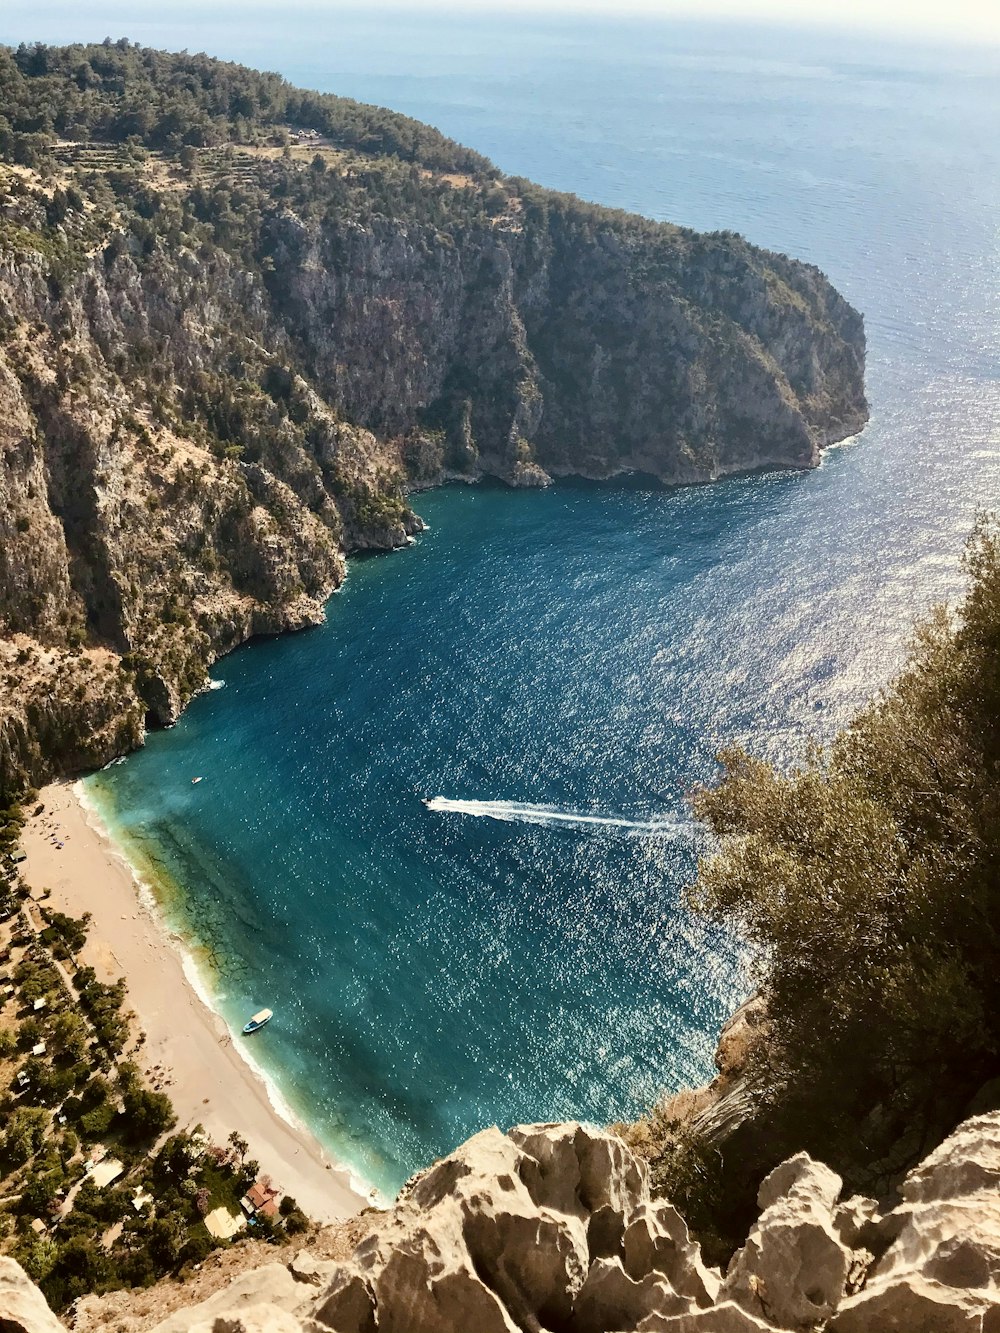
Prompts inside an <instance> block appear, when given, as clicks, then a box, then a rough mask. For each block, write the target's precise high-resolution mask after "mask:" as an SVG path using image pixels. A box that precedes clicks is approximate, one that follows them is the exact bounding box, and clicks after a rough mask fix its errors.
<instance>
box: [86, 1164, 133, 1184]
mask: <svg viewBox="0 0 1000 1333" xmlns="http://www.w3.org/2000/svg"><path fill="white" fill-rule="evenodd" d="M124 1170H125V1165H124V1163H123V1162H119V1161H118V1159H117V1158H116V1157H106V1158H105V1159H104V1161H103V1162H98V1164H97V1166H95V1167H94V1169H93V1171H91V1173H90V1179H91V1180H92V1181H93V1182H94V1184H95V1185H96V1186H97V1188H98V1189H99V1190H103V1189H107V1187H108V1186H109V1185H110V1184H111V1182H112V1181H113V1180H117V1179H118V1177H119V1176H120V1175H121V1174H122V1172H123V1171H124Z"/></svg>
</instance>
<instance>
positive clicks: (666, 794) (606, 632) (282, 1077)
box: [0, 3, 1000, 1189]
mask: <svg viewBox="0 0 1000 1333" xmlns="http://www.w3.org/2000/svg"><path fill="white" fill-rule="evenodd" d="M84 29H86V31H85V30H84ZM106 31H110V32H112V33H114V34H117V33H118V32H122V31H128V32H129V33H130V35H133V36H135V37H138V38H140V39H141V40H144V41H149V42H153V43H159V44H163V45H170V46H175V47H179V46H184V45H187V46H190V47H205V48H207V49H209V50H211V51H212V52H213V53H216V54H222V55H228V56H232V57H235V58H240V59H245V60H247V61H249V62H251V63H255V64H263V65H266V66H268V67H272V68H274V67H277V68H280V70H281V71H282V72H283V73H285V74H287V75H288V76H289V77H290V78H293V79H295V80H296V81H298V82H301V83H307V84H310V85H312V86H316V87H322V88H330V89H335V90H337V91H341V92H345V93H348V94H351V95H353V96H357V97H361V98H364V99H366V100H372V101H378V102H383V103H386V104H389V105H392V106H395V107H397V108H399V109H401V110H404V111H407V112H410V113H412V114H415V115H418V116H420V117H422V118H424V119H428V120H431V121H433V122H435V123H437V124H438V125H440V126H441V128H442V129H444V130H445V131H446V132H448V133H450V134H452V135H454V136H455V137H457V138H460V139H462V140H464V141H466V142H468V143H470V144H471V145H472V146H474V147H476V148H478V149H481V150H482V151H484V152H486V153H488V154H489V155H490V156H492V157H493V158H494V159H495V160H496V161H497V162H498V163H499V164H500V165H501V166H502V167H503V168H505V169H506V170H509V171H516V172H520V173H523V174H526V175H530V176H533V177H535V178H537V179H539V180H541V181H543V182H544V183H546V184H550V185H554V186H556V187H559V188H563V189H571V190H575V191H576V192H578V193H580V194H582V195H584V196H586V197H589V198H592V199H596V200H598V201H600V202H604V203H608V204H613V205H618V206H623V207H628V208H632V209H637V210H639V211H642V212H645V213H647V214H649V215H651V216H654V217H670V218H673V219H674V220H676V221H680V222H685V223H690V224H692V225H695V226H699V227H732V228H734V229H737V230H741V231H743V232H744V233H745V234H746V235H747V236H748V237H749V238H750V239H751V240H753V241H756V242H758V243H760V244H763V245H767V246H771V247H773V248H777V249H783V250H787V251H790V252H792V253H794V254H796V255H799V256H801V257H803V258H806V259H810V260H813V261H814V262H816V263H818V264H820V265H821V266H822V267H823V268H824V269H825V270H826V271H827V272H828V273H829V274H830V276H831V277H832V279H833V280H834V282H835V283H836V284H837V285H838V286H839V287H840V289H841V290H842V291H843V292H844V293H845V295H846V296H847V297H848V298H849V299H850V300H852V301H853V302H854V303H855V304H857V305H858V306H859V307H860V308H861V309H863V310H864V311H865V313H866V317H867V327H868V335H869V345H870V346H869V377H868V385H869V396H870V398H871V400H872V422H871V425H870V426H869V427H868V429H867V430H866V431H865V432H864V434H863V436H862V437H861V439H860V441H859V442H858V443H856V444H853V445H850V446H848V447H846V448H843V449H838V450H834V451H832V452H830V454H829V455H828V456H827V459H826V461H825V462H824V465H823V467H822V468H821V469H819V470H818V471H817V472H814V473H810V474H808V475H803V476H797V475H796V476H767V477H757V478H751V479H745V480H738V481H732V482H728V483H725V484H723V485H719V486H715V487H711V488H706V489H699V490H688V491H683V492H674V493H664V492H654V491H647V490H642V489H628V490H603V489H598V488H588V487H578V488H577V487H568V486H567V487H559V488H554V489H552V490H550V491H547V492H544V493H528V494H524V493H511V492H506V491H503V490H499V489H490V488H478V489H475V490H464V489H453V490H447V491H441V492H437V493H434V494H428V495H422V496H419V497H417V508H418V510H419V511H420V512H421V513H422V514H423V515H424V516H425V517H426V518H427V519H428V521H429V523H430V530H429V531H428V532H427V533H426V534H425V535H424V536H423V537H422V538H421V539H420V540H419V542H418V543H417V544H416V545H415V546H413V547H410V548H408V549H407V550H405V551H403V552H400V553H398V554H396V555H393V556H391V557H387V558H378V559H369V560H364V561H355V562H353V563H352V567H351V573H350V576H349V579H348V582H347V584H346V586H345V588H344V590H343V591H342V592H341V593H340V594H338V595H337V597H335V598H334V599H333V600H332V601H331V603H330V606H329V623H328V625H327V626H326V627H325V628H323V629H321V630H318V631H315V632H312V633H309V634H307V635H304V636H301V637H298V638H291V639H285V640H281V641H278V642H271V643H263V644H259V645H254V646H252V647H251V648H249V649H246V650H244V651H241V652H239V653H237V654H235V655H233V656H232V657H231V658H229V659H227V660H226V661H225V662H223V663H221V664H220V665H219V667H218V668H217V669H216V674H217V675H218V676H220V677H222V678H224V679H225V681H226V688H225V689H224V690H219V691H217V692H214V693H212V694H209V695H206V696H204V697H202V698H201V699H199V700H197V701H196V702H195V704H194V705H193V706H192V708H191V710H190V712H189V713H188V714H187V715H186V717H185V718H184V719H183V720H182V721H181V723H180V724H179V725H178V726H177V727H176V728H175V729H174V730H172V731H170V732H166V733H162V734H159V735H156V736H152V737H150V741H149V745H148V746H147V749H146V750H145V751H144V752H143V753H141V754H139V755H136V756H134V757H132V758H130V759H129V760H128V761H127V762H126V763H125V764H123V765H121V766H119V767H116V768H114V769H112V770H110V771H108V772H107V773H104V774H101V775H100V776H99V777H98V778H95V779H93V780H91V783H90V790H91V792H92V793H93V794H94V795H95V796H96V797H97V799H98V800H99V802H100V804H101V806H102V808H103V809H104V810H105V811H106V812H110V816H111V818H112V821H113V823H114V824H115V826H116V828H117V831H118V833H119V835H120V836H122V837H126V838H129V839H131V840H133V841H132V846H133V849H137V850H138V851H139V852H141V853H142V856H144V857H147V858H152V859H153V860H155V861H156V862H157V863H158V865H159V866H160V867H161V869H163V870H165V871H167V872H169V875H170V876H171V877H172V878H173V879H174V880H176V881H177V882H178V883H179V884H180V886H181V890H182V891H181V893H180V894H179V896H178V897H176V898H174V899H173V900H172V903H171V906H170V911H171V913H172V914H173V918H174V920H175V921H176V922H177V923H178V924H179V925H181V926H182V927H183V928H184V929H185V930H186V931H187V932H188V933H189V934H191V935H192V936H193V937H194V938H195V939H196V940H198V941H200V942H201V943H202V944H203V945H204V946H205V949H206V951H207V954H208V956H209V960H210V963H211V966H212V967H213V969H214V972H215V975H216V977H217V984H218V987H219V991H220V994H221V996H222V997H223V998H222V999H221V1001H220V1003H221V1007H222V1008H223V1010H224V1012H225V1013H226V1015H227V1017H228V1018H229V1019H230V1020H231V1021H232V1022H233V1023H234V1024H235V1023H237V1022H239V1021H242V1020H243V1018H244V1017H245V1015H246V1014H247V1012H252V1011H253V1010H254V1009H256V1008H258V1007H259V1006H260V1005H262V1004H265V1003H266V1004H269V1005H271V1006H272V1007H273V1008H274V1009H275V1010H276V1015H277V1016H276V1019H275V1022H274V1023H273V1024H272V1025H271V1027H270V1028H269V1029H268V1031H267V1033H266V1034H264V1035H263V1036H262V1037H261V1038H260V1039H258V1040H257V1041H256V1042H255V1045H254V1048H253V1049H254V1053H255V1055H257V1056H258V1057H259V1058H260V1059H261V1060H262V1061H263V1062H264V1063H265V1064H266V1066H267V1068H268V1069H269V1071H270V1072H271V1074H272V1075H273V1076H274V1077H275V1078H277V1079H278V1080H279V1081H280V1083H281V1086H282V1088H283V1090H284V1091H285V1092H286V1094H287V1095H288V1097H289V1099H290V1100H291V1101H292V1103H293V1104H294V1105H295V1106H296V1107H297V1108H298V1109H299V1110H300V1111H301V1112H302V1113H303V1114H305V1115H306V1116H307V1118H308V1119H309V1120H310V1122H311V1123H312V1124H313V1126H314V1127H315V1128H316V1129H317V1131H318V1132H319V1133H320V1134H321V1135H322V1136H323V1137H324V1138H326V1139H327V1141H328V1142H329V1143H330V1144H331V1146H333V1147H334V1148H335V1149H336V1150H337V1151H339V1152H340V1153H341V1155H343V1156H344V1157H346V1158H347V1159H348V1160H349V1161H350V1162H351V1163H352V1164H353V1165H354V1166H355V1167H356V1168H357V1169H358V1171H359V1172H360V1173H361V1174H362V1175H364V1176H366V1177H367V1178H368V1179H370V1180H371V1181H373V1182H374V1183H376V1184H378V1185H379V1186H381V1187H382V1188H383V1189H391V1188H392V1187H393V1186H395V1185H396V1184H398V1183H399V1182H400V1180H401V1179H402V1178H404V1177H405V1175H406V1174H407V1173H408V1172H409V1171H410V1170H412V1169H413V1168H414V1167H416V1166H418V1165H421V1164H423V1163H425V1162H426V1161H427V1160H429V1158H430V1157H432V1156H433V1155H434V1154H435V1153H437V1152H439V1151H441V1150H444V1149H446V1148H448V1147H450V1146H451V1145H452V1144H453V1143H454V1142H456V1141H457V1140H458V1139H460V1138H461V1137H462V1136H464V1135H465V1134H467V1133H469V1132H471V1131H472V1130H475V1129H477V1128H479V1127H480V1126H481V1125H483V1124H486V1123H490V1122H492V1121H494V1120H497V1121H499V1122H500V1123H501V1124H506V1123H510V1122H512V1121H515V1120H519V1119H528V1118H540V1117H549V1116H561V1115H569V1114H573V1115H580V1116H586V1117H591V1118H593V1119H596V1120H606V1119H610V1118H613V1117H616V1116H619V1115H625V1114H630V1113H632V1112H634V1111H635V1110H637V1109H639V1108H640V1107H642V1106H643V1105H645V1104H647V1103H648V1102H649V1101H651V1100H652V1098H653V1097H654V1096H655V1095H656V1093H657V1092H658V1091H659V1090H660V1089H661V1088H664V1087H674V1086H678V1085H679V1084H681V1083H684V1082H687V1081H689V1080H691V1079H696V1078H700V1077H702V1076H703V1075H704V1074H705V1072H707V1070H708V1069H709V1067H710V1051H711V1048H712V1045H713V1040H714V1034H715V1031H716V1029H717V1026H718V1023H719V1021H720V1019H721V1018H722V1017H723V1016H724V1014H725V1013H726V1012H727V1011H728V1009H729V1008H730V1007H731V1005H732V1003H733V1001H734V1000H735V999H736V998H738V997H739V995H740V993H741V988H742V980H741V975H740V971H739V967H738V959H737V957H736V951H735V949H734V946H733V943H732V941H729V940H727V939H725V938H723V937H720V936H718V935H714V934H712V933H710V932H708V931H707V930H706V929H705V928H704V927H703V926H700V925H699V924H697V923H695V922H692V921H691V920H690V919H689V918H688V917H687V916H686V915H685V914H684V913H683V912H682V911H681V910H679V908H678V894H679V890H680V887H681V885H682V884H683V882H684V881H685V879H686V877H687V876H688V875H689V874H690V870H691V865H692V856H693V841H692V838H691V835H690V831H689V829H688V828H687V826H686V825H685V822H684V811H685V807H684V801H683V793H684V792H685V790H687V788H688V787H689V786H690V785H691V784H692V783H693V782H696V781H698V780H704V779H707V778H710V777H711V775H712V773H713V772H714V766H713V754H714V752H715V750H716V748H717V746H718V744H719V743H720V742H722V741H725V740H729V739H738V740H741V741H743V742H744V743H746V744H749V745H751V746H753V747H754V748H755V749H757V750H759V751H762V752H764V753H766V754H768V755H770V756H771V757H773V758H775V759H777V760H779V761H787V760H788V759H789V758H790V757H792V756H794V754H795V753H796V752H798V750H799V749H800V747H801V744H802V740H803V737H804V736H805V735H806V734H807V733H809V732H818V733H819V734H820V735H825V734H829V732H830V730H831V729H832V728H833V727H834V726H835V725H836V724H838V723H840V722H842V721H843V720H844V719H845V718H846V717H848V716H849V715H850V712H851V711H852V710H853V709H854V708H856V707H857V706H858V704H859V703H861V702H862V701H863V700H864V699H866V698H868V697H870V696H871V694H872V693H873V692H874V691H875V690H877V688H878V687H879V685H880V684H881V683H882V682H883V681H885V680H886V679H887V678H888V676H889V675H890V674H891V672H892V670H893V669H894V667H895V666H896V665H897V664H898V662H899V660H900V656H901V652H902V649H903V645H904V644H905V640H906V636H907V634H908V632H909V626H910V625H911V623H912V621H913V618H914V617H915V615H917V614H918V613H919V612H920V611H921V610H922V609H923V608H925V607H926V606H927V605H929V604H930V603H931V602H932V601H934V600H935V599H937V598H939V597H946V596H953V595H955V594H956V592H957V591H958V589H959V588H960V586H961V575H960V569H959V563H958V557H959V553H960V551H961V547H962V543H963V541H964V539H965V536H966V534H967V532H968V530H969V527H970V524H971V521H972V517H973V514H974V511H975V509H976V507H977V506H978V505H989V504H995V503H996V502H997V498H998V461H1000V426H998V422H1000V323H998V315H1000V231H998V218H1000V207H998V205H1000V197H998V196H1000V136H998V135H997V132H996V131H997V127H998V126H1000V80H998V79H997V74H998V72H1000V69H998V66H1000V58H998V55H997V52H996V51H995V50H988V49H983V50H980V51H963V50H960V49H958V48H945V47H941V48H939V49H935V50H931V49H929V48H921V47H919V46H904V45H902V44H897V45H894V46H889V45H887V44H885V43H875V42H868V43H866V44H864V45H863V46H862V45H860V44H859V43H851V42H849V41H848V40H847V39H846V38H844V37H843V36H837V35H836V34H815V33H812V34H811V33H808V32H804V31H803V32H797V33H795V32H790V31H782V30H778V29H763V28H761V29H757V30H754V29H750V28H739V27H737V26H733V25H728V26H726V27H721V26H720V27H712V26H710V25H706V24H679V23H676V24H666V23H662V24H654V23H639V22H637V21H634V20H633V21H630V22H627V23H626V22H621V23H616V22H612V21H610V20H596V19H590V20H586V21H583V20H572V19H570V18H561V19H555V18H550V19H547V20H544V21H543V20H527V19H524V18H523V17H519V18H518V19H517V20H516V22H515V21H514V20H511V19H504V18H502V17H498V16H492V17H489V16H479V17H466V18H463V19H458V18H454V17H452V18H448V17H444V16H437V17H433V16H426V15H424V16H421V17H417V16H414V15H413V14H412V13H411V14H409V15H399V16H397V17H396V18H395V19H394V20H393V21H392V22H391V23H388V24H387V23H386V22H385V21H384V20H382V19H379V18H377V17H372V16H368V17H366V16H364V15H360V14H356V13H350V12H340V13H337V14H336V15H332V16H331V15H326V16H324V15H323V14H321V13H318V12H317V11H316V9H315V8H314V9H312V10H311V11H308V13H307V11H306V10H296V8H295V7H294V6H293V7H291V8H285V9H283V10H282V13H281V17H280V19H268V18H267V17H266V16H265V15H264V14H263V13H262V12H261V11H259V10H256V9H254V8H253V7H252V6H251V7H250V8H249V9H246V8H244V9H242V10H241V21H240V23H239V24H238V25H237V24H234V23H233V22H232V21H231V18H230V19H228V20H227V19H226V18H225V17H223V18H221V19H219V20H218V21H217V22H214V23H213V22H212V21H206V20H204V19H203V18H201V17H199V16H197V15H196V14H195V12H194V11H193V10H190V9H185V8H184V7H183V6H182V7H179V8H176V9H173V10H172V16H171V18H170V19H169V20H157V21H155V22H153V21H143V22H140V21H138V20H137V19H136V16H135V14H134V12H131V11H130V12H129V15H128V16H127V17H126V11H124V10H122V9H118V10H117V11H116V10H114V9H113V7H110V6H107V5H104V6H102V5H101V4H100V3H97V4H95V5H93V6H88V12H87V17H86V20H84V19H82V18H81V17H80V15H79V14H78V13H72V11H70V10H68V9H67V8H66V7H65V6H58V7H57V6H45V5H33V6H32V7H31V9H30V11H29V10H28V9H27V7H26V6H21V5H19V4H17V3H14V4H12V5H8V6H7V7H6V8H5V11H4V15H3V17H2V18H0V37H4V38H6V39H8V40H19V39H21V38H22V37H30V36H43V37H47V38H49V39H53V40H55V39H59V38H66V37H70V36H77V35H84V36H103V35H104V34H105V32H106ZM198 775H203V776H204V781H203V782H202V783H200V784H198V785H196V786H193V785H192V783H191V781H190V779H191V778H192V777H193V776H198ZM435 797H444V798H446V799H447V800H449V801H457V802H474V803H486V804H485V806H484V805H482V804H476V805H473V806H471V807H460V808H459V809H457V810H456V809H454V808H445V809H440V808H437V809H432V808H428V806H426V805H425V804H424V800H426V799H433V798H435ZM525 805H527V806H530V807H532V809H529V810H527V811H526V810H524V809H523V808H520V807H523V806H525ZM470 809H471V810H475V811H477V812H478V813H468V812H467V811H468V810H470ZM463 811H465V812H463ZM554 816H569V818H556V817H554ZM579 816H588V817H589V816H597V817H599V818H602V819H610V820H618V821H619V822H618V823H600V824H595V823H590V822H586V820H584V819H580V818H579ZM526 820H528V821H530V822H525V821H526ZM651 823H652V824H654V825H655V827H654V828H653V829H652V830H651V829H650V828H649V825H650V824H651ZM636 825H638V826H639V827H636Z"/></svg>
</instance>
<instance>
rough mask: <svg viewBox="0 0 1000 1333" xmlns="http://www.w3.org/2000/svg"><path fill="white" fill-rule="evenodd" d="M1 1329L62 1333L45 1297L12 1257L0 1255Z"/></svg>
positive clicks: (6, 1332) (16, 1332)
mask: <svg viewBox="0 0 1000 1333" xmlns="http://www.w3.org/2000/svg"><path fill="white" fill-rule="evenodd" d="M0 1329H3V1331H4V1333H65V1330H64V1329H63V1327H62V1325H61V1324H60V1323H59V1320H58V1319H57V1318H56V1317H55V1315H54V1314H53V1313H52V1311H51V1310H50V1309H49V1307H48V1306H47V1305H46V1303H45V1297H44V1296H43V1295H42V1293H41V1292H40V1291H39V1290H38V1288H37V1287H36V1286H35V1284H34V1283H33V1282H32V1281H31V1279H30V1278H29V1277H28V1275H27V1273H25V1271H24V1269H23V1268H22V1267H21V1265H20V1264H16V1263H15V1262H14V1260H13V1259H0Z"/></svg>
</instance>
